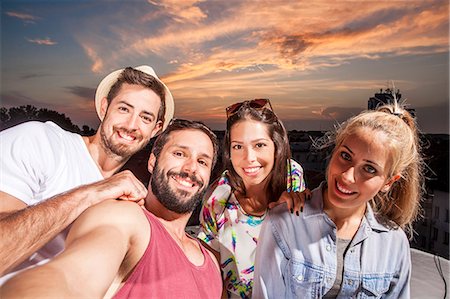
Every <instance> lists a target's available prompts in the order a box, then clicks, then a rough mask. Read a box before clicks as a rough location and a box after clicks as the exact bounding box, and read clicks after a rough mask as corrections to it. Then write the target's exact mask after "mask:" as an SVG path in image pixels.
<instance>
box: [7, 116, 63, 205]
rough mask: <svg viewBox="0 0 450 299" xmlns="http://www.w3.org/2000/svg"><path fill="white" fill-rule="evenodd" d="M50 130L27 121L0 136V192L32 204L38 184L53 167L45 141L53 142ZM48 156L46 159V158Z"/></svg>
mask: <svg viewBox="0 0 450 299" xmlns="http://www.w3.org/2000/svg"><path fill="white" fill-rule="evenodd" d="M54 135H56V134H54V133H53V132H52V129H50V128H49V126H48V125H46V124H44V123H41V122H35V121H33V122H27V123H23V124H20V125H17V126H15V127H12V128H10V129H7V130H4V131H2V132H1V133H0V139H1V142H0V144H1V145H0V152H1V159H0V190H1V191H3V192H6V193H8V194H10V195H12V196H14V197H16V198H18V199H20V200H22V201H23V202H24V203H26V204H28V205H30V204H33V203H35V202H34V199H35V195H36V194H37V193H39V191H40V188H41V186H40V184H41V182H43V181H45V180H46V178H47V173H52V172H53V168H54V166H55V163H54V160H56V158H54V156H57V155H58V154H57V153H53V152H49V151H51V147H46V146H45V144H46V143H48V142H49V140H53V141H55V142H56V138H57V136H54ZM49 156H50V158H49Z"/></svg>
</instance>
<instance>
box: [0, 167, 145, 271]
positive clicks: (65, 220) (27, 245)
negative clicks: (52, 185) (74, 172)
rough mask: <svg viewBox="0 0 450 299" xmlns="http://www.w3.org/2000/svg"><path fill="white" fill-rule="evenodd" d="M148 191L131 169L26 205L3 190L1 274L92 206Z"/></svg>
mask: <svg viewBox="0 0 450 299" xmlns="http://www.w3.org/2000/svg"><path fill="white" fill-rule="evenodd" d="M146 195H147V189H146V188H145V186H144V185H143V184H142V183H141V182H140V181H139V180H138V179H137V178H136V177H135V176H134V175H133V174H132V173H131V172H130V171H124V172H120V173H118V174H116V175H114V176H112V177H110V178H108V179H106V180H103V181H100V182H97V183H93V184H90V185H85V186H81V187H78V188H75V189H73V190H71V191H68V192H66V193H63V194H61V195H57V196H54V197H52V198H50V199H48V200H46V201H44V202H41V203H39V204H36V205H33V206H28V207H25V208H23V206H24V204H23V203H21V201H19V200H18V199H16V198H14V197H12V196H11V195H9V194H6V193H4V192H0V235H1V236H2V237H1V239H2V240H1V243H0V260H1V261H2V262H1V263H0V276H2V275H3V274H5V273H6V271H7V270H9V269H12V268H13V267H14V266H16V265H18V264H20V263H21V262H22V261H23V260H25V259H26V258H28V257H29V256H31V255H32V254H33V253H34V252H36V251H37V250H38V249H39V248H41V247H42V246H43V245H45V244H46V243H47V242H49V241H50V240H52V239H53V238H54V237H55V236H56V235H57V234H58V233H60V232H61V231H62V230H63V229H65V228H66V227H67V226H68V225H69V224H71V223H72V222H73V221H74V220H75V219H76V218H77V217H78V216H79V215H80V214H81V213H82V212H83V211H84V210H86V209H87V208H88V207H90V206H92V205H95V204H97V203H99V202H101V201H103V200H107V199H115V198H121V199H127V200H133V201H141V200H142V199H143V198H145V196H146Z"/></svg>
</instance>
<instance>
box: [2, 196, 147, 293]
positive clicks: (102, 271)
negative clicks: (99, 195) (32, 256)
mask: <svg viewBox="0 0 450 299" xmlns="http://www.w3.org/2000/svg"><path fill="white" fill-rule="evenodd" d="M145 223H146V224H145ZM145 227H148V233H149V231H150V230H149V226H148V222H146V219H145V216H144V214H143V213H142V211H141V208H140V207H139V206H137V205H134V204H130V203H127V202H117V201H106V202H104V203H102V204H99V205H96V206H94V207H92V208H90V209H88V210H86V212H85V213H83V214H82V215H81V216H80V217H79V218H78V219H77V220H76V221H75V222H74V224H73V226H72V228H71V230H70V233H69V235H68V237H67V241H66V249H65V251H64V252H63V253H61V254H60V255H58V256H57V257H56V258H54V259H53V260H52V261H50V262H49V263H47V264H44V265H42V266H38V267H35V268H32V269H29V270H26V271H24V272H22V273H19V274H18V275H16V276H14V277H13V278H11V279H10V280H8V281H7V282H6V284H5V285H4V286H3V288H2V289H1V293H2V298H24V297H33V298H67V297H78V298H102V297H103V296H104V294H105V293H106V291H107V289H108V287H109V286H110V284H111V282H112V281H113V279H114V277H115V276H116V275H117V273H118V270H119V267H120V265H121V264H122V261H123V260H124V258H125V256H127V258H129V259H130V258H132V257H130V256H129V255H128V253H129V252H130V250H131V249H130V247H131V244H132V242H133V246H134V247H136V245H135V243H136V240H139V239H142V238H137V237H136V236H137V229H138V228H139V229H144V228H145ZM148 235H149V234H148ZM141 243H145V241H144V240H141ZM147 243H148V242H147ZM147 243H146V244H147ZM135 249H136V248H133V250H135ZM139 257H140V256H139ZM139 257H138V256H135V257H134V260H133V261H134V262H131V263H126V264H129V266H128V267H129V268H130V269H131V268H132V267H134V265H135V262H136V261H137V258H139Z"/></svg>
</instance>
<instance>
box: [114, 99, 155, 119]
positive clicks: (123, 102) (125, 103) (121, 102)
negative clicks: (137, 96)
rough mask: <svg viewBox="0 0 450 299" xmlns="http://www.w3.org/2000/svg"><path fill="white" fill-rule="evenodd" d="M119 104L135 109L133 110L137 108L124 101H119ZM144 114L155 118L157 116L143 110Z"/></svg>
mask: <svg viewBox="0 0 450 299" xmlns="http://www.w3.org/2000/svg"><path fill="white" fill-rule="evenodd" d="M119 104H124V105H126V106H128V107H130V108H133V109H134V108H135V107H134V106H133V105H131V104H130V103H128V102H127V101H124V100H121V101H119ZM142 113H144V114H148V115H151V116H153V117H154V116H155V114H154V113H153V112H151V111H147V110H143V111H142Z"/></svg>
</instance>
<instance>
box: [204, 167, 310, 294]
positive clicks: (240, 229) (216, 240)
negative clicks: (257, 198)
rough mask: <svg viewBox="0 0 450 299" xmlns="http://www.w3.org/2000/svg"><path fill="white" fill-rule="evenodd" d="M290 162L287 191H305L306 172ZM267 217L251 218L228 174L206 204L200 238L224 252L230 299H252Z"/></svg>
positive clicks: (222, 258) (221, 254)
mask: <svg viewBox="0 0 450 299" xmlns="http://www.w3.org/2000/svg"><path fill="white" fill-rule="evenodd" d="M290 162H291V167H288V168H289V169H290V171H289V172H288V178H290V179H288V186H287V190H288V191H294V192H295V191H303V190H304V189H305V181H304V179H303V169H302V167H301V166H300V165H299V164H298V163H297V162H295V161H294V160H291V161H290ZM291 180H292V184H291ZM265 217H266V214H264V215H263V216H252V215H248V214H247V213H246V212H245V211H244V210H243V209H242V207H241V206H240V204H239V202H238V200H237V199H236V196H235V195H234V194H233V192H232V191H231V186H230V184H229V179H228V176H227V171H225V172H224V173H222V175H221V177H220V178H219V181H218V183H217V186H216V188H215V189H214V190H213V192H212V193H211V196H210V197H209V198H208V199H207V200H206V201H205V202H204V203H203V206H202V210H201V212H200V224H201V226H200V233H199V235H198V238H199V239H201V240H202V241H204V242H205V243H207V244H208V245H209V246H210V247H211V248H213V249H214V250H216V251H218V252H220V259H221V260H220V261H219V263H220V267H221V270H222V279H223V281H224V286H225V288H226V290H227V294H228V297H229V298H250V297H251V293H252V287H253V271H254V262H255V253H256V245H257V243H258V237H259V232H260V230H261V225H262V223H263V221H264V219H265Z"/></svg>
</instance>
